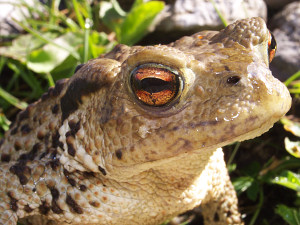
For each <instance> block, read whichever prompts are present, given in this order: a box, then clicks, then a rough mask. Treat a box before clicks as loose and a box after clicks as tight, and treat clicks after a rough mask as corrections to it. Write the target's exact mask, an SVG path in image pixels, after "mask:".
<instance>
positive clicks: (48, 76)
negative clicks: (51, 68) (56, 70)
mask: <svg viewBox="0 0 300 225" xmlns="http://www.w3.org/2000/svg"><path fill="white" fill-rule="evenodd" d="M46 78H47V80H48V84H49V86H50V87H54V85H55V83H54V80H53V77H52V75H51V74H50V73H46Z"/></svg>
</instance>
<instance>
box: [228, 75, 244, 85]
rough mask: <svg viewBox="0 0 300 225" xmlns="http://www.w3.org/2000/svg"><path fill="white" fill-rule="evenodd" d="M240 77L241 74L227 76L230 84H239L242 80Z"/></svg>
mask: <svg viewBox="0 0 300 225" xmlns="http://www.w3.org/2000/svg"><path fill="white" fill-rule="evenodd" d="M240 79H241V78H240V77H239V76H231V77H228V78H227V83H228V84H237V83H238V82H239V81H240Z"/></svg>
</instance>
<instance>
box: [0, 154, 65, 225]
mask: <svg viewBox="0 0 300 225" xmlns="http://www.w3.org/2000/svg"><path fill="white" fill-rule="evenodd" d="M62 174H63V168H62V166H61V165H60V163H59V161H58V160H57V159H55V158H54V159H52V160H47V161H43V160H33V161H27V160H18V161H11V162H9V163H4V164H2V165H1V167H0V177H1V181H0V193H1V194H0V215H1V218H0V224H7V225H8V224H17V221H18V218H23V217H26V216H30V215H50V218H53V219H57V218H59V217H60V216H62V213H63V210H64V209H63V207H62V206H63V205H62V204H61V202H59V201H61V199H63V196H67V195H66V190H60V191H59V190H58V189H56V183H60V184H64V183H65V184H67V183H68V180H67V179H66V177H65V176H62ZM66 186H67V185H66ZM69 186H71V185H70V184H69ZM65 198H66V197H65Z"/></svg>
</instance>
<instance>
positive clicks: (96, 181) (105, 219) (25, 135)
mask: <svg viewBox="0 0 300 225" xmlns="http://www.w3.org/2000/svg"><path fill="white" fill-rule="evenodd" d="M275 50H276V44H275V40H274V38H273V36H272V35H271V34H270V32H269V31H268V29H267V28H266V24H265V23H264V21H263V20H262V19H260V18H251V19H244V20H240V21H237V22H235V23H233V24H231V25H229V26H228V27H226V28H225V29H224V30H221V31H219V32H215V31H204V32H200V33H196V34H194V35H192V36H189V37H183V38H181V39H179V40H177V41H175V42H173V43H171V44H169V45H155V46H145V47H142V46H134V47H128V46H125V45H117V46H116V47H115V48H114V49H113V50H112V51H111V52H109V53H107V54H105V55H102V56H100V57H99V58H97V59H93V60H90V61H88V62H87V63H86V64H84V65H80V66H78V68H77V70H76V73H75V75H74V76H72V77H71V78H70V79H64V80H60V81H58V82H57V83H56V85H55V87H51V88H50V89H49V90H48V92H47V93H45V94H44V95H43V96H42V97H41V99H40V100H38V101H37V102H35V103H33V104H31V105H29V106H28V107H27V108H26V109H25V110H24V111H22V112H20V113H19V114H18V116H17V118H16V121H15V122H14V123H13V124H12V125H11V127H10V129H9V131H7V132H6V133H5V137H4V139H2V140H1V148H0V156H1V166H0V174H1V181H0V193H1V195H0V215H1V219H0V223H1V224H7V225H8V224H11V225H15V224H16V223H17V221H18V219H21V218H27V219H28V220H30V219H31V220H32V222H31V223H32V224H42V223H46V221H47V220H50V221H53V223H57V224H103V225H104V224H105V225H107V224H123V225H124V224H130V225H132V224H143V225H146V224H160V223H162V222H163V221H165V220H166V219H169V218H172V217H173V216H176V215H178V214H180V213H183V212H185V211H187V210H190V209H193V208H194V207H196V206H198V205H201V207H202V210H203V215H204V220H205V224H242V221H241V218H240V213H239V211H238V207H237V197H236V193H235V191H234V188H233V186H232V184H231V182H230V179H229V176H228V172H227V169H226V165H225V162H224V159H223V152H222V149H221V147H222V146H224V145H227V144H230V143H232V142H236V141H243V140H246V139H251V138H254V137H256V136H259V135H261V134H262V133H264V132H266V131H267V130H269V129H270V127H272V125H273V124H274V123H275V122H276V121H277V120H279V119H280V118H281V117H282V116H283V115H284V114H285V113H286V112H287V111H288V110H289V108H290V105H291V97H290V94H289V92H288V90H287V88H286V87H285V86H284V85H283V84H282V83H281V82H280V81H278V80H277V79H275V78H274V77H273V76H272V74H271V71H270V70H269V63H270V61H271V60H272V58H273V56H274V53H275Z"/></svg>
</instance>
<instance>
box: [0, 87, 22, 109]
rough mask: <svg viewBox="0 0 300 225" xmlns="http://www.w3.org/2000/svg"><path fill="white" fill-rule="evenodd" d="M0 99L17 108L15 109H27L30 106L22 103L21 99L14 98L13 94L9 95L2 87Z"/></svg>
mask: <svg viewBox="0 0 300 225" xmlns="http://www.w3.org/2000/svg"><path fill="white" fill-rule="evenodd" d="M0 97H2V98H3V99H5V100H6V101H7V102H9V103H10V104H12V105H13V106H15V107H17V108H18V109H21V110H23V109H25V108H26V107H27V105H28V104H27V103H26V102H22V101H20V100H19V99H17V98H16V97H14V96H12V95H11V94H9V93H8V92H7V91H5V90H4V89H3V88H1V87H0Z"/></svg>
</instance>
